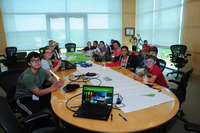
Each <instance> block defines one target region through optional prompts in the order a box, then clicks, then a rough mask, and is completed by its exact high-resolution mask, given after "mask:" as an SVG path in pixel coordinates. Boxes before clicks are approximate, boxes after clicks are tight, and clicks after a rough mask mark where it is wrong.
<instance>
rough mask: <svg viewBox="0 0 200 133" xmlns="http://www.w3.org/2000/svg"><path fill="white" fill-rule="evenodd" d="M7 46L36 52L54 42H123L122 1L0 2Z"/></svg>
mask: <svg viewBox="0 0 200 133" xmlns="http://www.w3.org/2000/svg"><path fill="white" fill-rule="evenodd" d="M0 4H1V10H2V14H3V20H4V27H5V32H6V38H7V45H8V46H16V47H17V48H18V50H36V49H39V48H40V47H44V46H46V45H47V44H48V41H49V40H51V39H53V40H55V41H57V42H58V43H60V47H61V48H64V45H65V44H66V43H70V42H73V43H76V45H77V47H85V46H86V43H87V41H94V40H97V41H101V40H103V41H105V43H109V42H110V40H111V39H117V40H119V41H120V42H121V41H122V0H76V1H75V0H59V1H58V0H28V1H27V0H0Z"/></svg>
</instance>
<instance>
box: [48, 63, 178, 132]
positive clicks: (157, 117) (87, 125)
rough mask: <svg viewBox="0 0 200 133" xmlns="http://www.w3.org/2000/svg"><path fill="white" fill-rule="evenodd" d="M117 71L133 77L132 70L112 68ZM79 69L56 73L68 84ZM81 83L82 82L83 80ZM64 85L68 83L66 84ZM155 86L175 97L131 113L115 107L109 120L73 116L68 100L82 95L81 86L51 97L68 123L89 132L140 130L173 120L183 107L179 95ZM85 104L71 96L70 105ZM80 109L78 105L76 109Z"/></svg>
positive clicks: (52, 102)
mask: <svg viewBox="0 0 200 133" xmlns="http://www.w3.org/2000/svg"><path fill="white" fill-rule="evenodd" d="M112 69H113V70H116V71H118V72H120V73H122V74H124V75H126V76H128V77H130V78H133V74H134V73H132V72H131V71H129V70H127V69H124V68H120V69H119V67H112ZM76 71H77V70H76V69H71V70H65V71H64V72H60V71H58V72H57V73H56V74H57V75H58V76H59V77H60V78H61V79H63V80H65V85H66V84H67V83H69V80H68V76H69V75H70V74H72V73H73V72H76ZM79 84H81V83H79ZM65 85H64V86H65ZM153 87H154V88H157V89H161V90H162V91H161V92H162V93H164V94H166V95H168V96H170V97H173V98H174V99H175V100H174V101H170V102H166V103H162V104H159V105H156V106H152V107H149V108H146V109H142V110H138V111H133V112H129V113H124V112H123V111H121V110H116V109H113V110H112V112H111V114H112V115H113V119H112V120H111V116H109V119H108V121H101V120H94V119H86V118H77V117H73V116H72V115H73V114H74V112H72V111H70V110H68V109H67V107H66V101H67V100H68V99H69V98H71V97H72V96H74V95H76V94H79V93H81V92H82V89H81V88H78V89H76V90H75V91H73V92H64V91H63V89H62V88H63V87H61V88H60V89H59V90H57V91H55V92H52V96H51V105H52V108H53V111H54V112H55V113H56V114H57V115H58V116H59V117H60V118H61V119H62V120H64V121H65V122H67V123H69V124H71V125H73V126H76V127H79V128H83V129H86V130H89V131H98V132H138V131H144V130H147V129H151V128H154V127H157V126H160V125H162V124H164V123H166V122H167V121H169V120H170V119H172V118H173V117H174V116H175V114H176V113H177V111H178V109H179V101H178V99H177V97H176V96H175V95H174V94H173V93H172V92H170V91H169V90H167V89H165V88H164V87H162V86H159V85H157V84H154V86H153ZM80 104H81V95H80V96H77V97H75V98H73V99H71V100H70V101H69V102H68V106H69V107H71V106H74V107H76V106H80ZM72 109H74V110H77V109H78V108H72ZM119 113H120V114H121V115H122V116H124V117H125V118H126V119H127V121H125V120H124V119H122V118H121V117H120V116H119Z"/></svg>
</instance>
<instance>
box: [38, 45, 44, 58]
mask: <svg viewBox="0 0 200 133" xmlns="http://www.w3.org/2000/svg"><path fill="white" fill-rule="evenodd" d="M44 49H45V47H41V48H40V49H39V52H40V57H41V58H42V56H43V52H44Z"/></svg>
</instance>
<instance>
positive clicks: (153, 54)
mask: <svg viewBox="0 0 200 133" xmlns="http://www.w3.org/2000/svg"><path fill="white" fill-rule="evenodd" d="M149 54H150V55H152V56H155V57H157V54H156V52H152V51H151V52H149Z"/></svg>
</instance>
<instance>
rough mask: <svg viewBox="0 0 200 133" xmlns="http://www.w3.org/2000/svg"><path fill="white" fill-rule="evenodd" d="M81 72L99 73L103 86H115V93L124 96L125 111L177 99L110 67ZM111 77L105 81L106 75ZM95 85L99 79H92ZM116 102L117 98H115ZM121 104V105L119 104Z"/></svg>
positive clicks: (99, 67) (82, 70)
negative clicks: (152, 95) (151, 95)
mask: <svg viewBox="0 0 200 133" xmlns="http://www.w3.org/2000/svg"><path fill="white" fill-rule="evenodd" d="M80 72H81V73H87V72H92V73H98V74H99V75H100V76H99V78H98V79H100V80H101V82H102V83H101V86H113V87H114V94H116V93H119V94H120V95H121V96H122V97H123V101H122V102H123V104H125V107H122V108H121V110H122V111H123V112H125V113H128V112H132V111H136V110H141V109H145V108H148V107H152V106H155V105H158V104H161V103H165V102H168V101H172V100H175V99H174V98H173V97H170V96H167V95H165V94H163V93H162V92H158V91H157V90H154V89H152V88H150V87H148V86H146V85H144V84H142V83H140V82H138V81H135V80H133V79H131V78H130V77H127V76H125V75H123V74H121V73H119V72H116V71H114V70H112V69H110V68H108V67H106V68H103V67H102V66H100V65H97V66H95V67H91V68H88V69H80ZM106 76H107V77H109V78H110V79H112V80H111V81H105V80H104V77H106ZM90 82H91V83H92V84H93V85H98V84H99V81H98V80H95V79H94V80H90ZM148 94H155V96H154V97H150V96H146V95H148ZM113 102H114V103H115V102H116V99H113ZM119 106H121V105H119Z"/></svg>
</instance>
